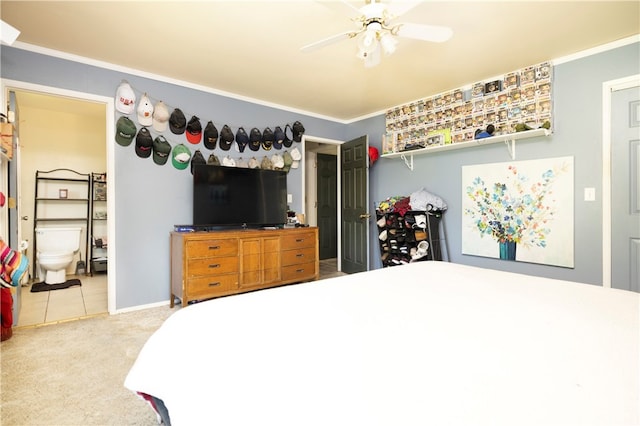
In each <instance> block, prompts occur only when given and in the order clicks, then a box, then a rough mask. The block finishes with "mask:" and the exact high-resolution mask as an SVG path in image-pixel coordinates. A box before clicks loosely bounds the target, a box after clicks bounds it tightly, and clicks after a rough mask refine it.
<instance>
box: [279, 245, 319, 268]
mask: <svg viewBox="0 0 640 426" xmlns="http://www.w3.org/2000/svg"><path fill="white" fill-rule="evenodd" d="M315 259H316V248H315V247H307V248H301V249H297V250H286V251H283V252H282V266H289V265H298V264H300V263H307V262H311V261H314V260H315Z"/></svg>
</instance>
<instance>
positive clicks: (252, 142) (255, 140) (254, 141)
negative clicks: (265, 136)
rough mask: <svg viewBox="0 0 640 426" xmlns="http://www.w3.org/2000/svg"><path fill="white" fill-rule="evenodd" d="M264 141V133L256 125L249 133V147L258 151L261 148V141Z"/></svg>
mask: <svg viewBox="0 0 640 426" xmlns="http://www.w3.org/2000/svg"><path fill="white" fill-rule="evenodd" d="M261 142H262V133H260V130H258V129H257V128H256V127H254V128H253V129H251V133H250V134H249V149H251V151H257V150H259V149H260V143H261Z"/></svg>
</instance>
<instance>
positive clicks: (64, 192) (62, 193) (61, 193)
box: [58, 189, 69, 199]
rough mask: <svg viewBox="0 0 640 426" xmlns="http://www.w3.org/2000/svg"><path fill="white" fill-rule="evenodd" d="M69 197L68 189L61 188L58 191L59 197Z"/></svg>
mask: <svg viewBox="0 0 640 426" xmlns="http://www.w3.org/2000/svg"><path fill="white" fill-rule="evenodd" d="M68 197H69V190H68V189H60V190H59V191H58V198H62V199H65V198H68Z"/></svg>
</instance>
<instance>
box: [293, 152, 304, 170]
mask: <svg viewBox="0 0 640 426" xmlns="http://www.w3.org/2000/svg"><path fill="white" fill-rule="evenodd" d="M301 158H302V154H300V150H298V148H293V149H292V150H291V159H292V160H293V162H292V163H291V168H292V169H297V168H298V166H299V165H300V159H301Z"/></svg>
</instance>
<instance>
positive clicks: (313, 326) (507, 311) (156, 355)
mask: <svg viewBox="0 0 640 426" xmlns="http://www.w3.org/2000/svg"><path fill="white" fill-rule="evenodd" d="M639 348H640V298H639V295H638V294H636V293H632V292H626V291H621V290H615V289H606V288H602V287H599V286H592V285H588V284H579V283H573V282H568V281H560V280H552V279H547V278H539V277H533V276H527V275H521V274H514V273H506V272H499V271H495V270H489V269H481V268H476V267H471V266H464V265H459V264H453V263H448V262H417V263H411V264H408V265H403V266H397V267H393V268H383V269H379V270H375V271H370V272H364V273H359V274H352V275H349V276H344V277H338V278H332V279H326V280H320V281H315V282H311V283H303V284H297V285H292V286H286V287H280V288H274V289H269V290H263V291H257V292H253V293H247V294H243V295H237V296H231V297H224V298H219V299H214V300H209V301H205V302H201V303H196V304H193V305H190V306H187V307H185V308H182V309H180V310H178V311H176V312H175V313H174V314H173V315H171V316H170V317H169V318H168V319H167V320H166V321H165V323H164V324H163V325H162V326H161V327H160V328H159V329H158V330H157V331H156V332H155V333H154V334H153V335H152V336H151V337H150V338H149V340H148V341H147V342H146V344H145V345H144V347H143V349H142V350H141V352H140V353H139V355H138V357H137V359H136V361H135V363H134V365H133V367H132V368H131V370H130V371H129V374H128V376H127V377H126V380H125V386H126V388H128V389H130V390H131V391H133V392H134V393H135V394H138V395H141V396H144V397H145V398H146V399H147V400H149V401H151V402H153V403H154V405H155V408H156V410H159V408H162V406H163V405H164V407H166V410H159V411H160V412H164V413H163V415H162V417H164V419H165V422H166V423H168V421H169V418H170V423H171V424H172V425H174V426H179V425H199V424H202V425H205V424H206V425H225V426H230V425H243V426H244V425H278V426H289V425H291V426H293V425H295V426H300V425H350V426H352V425H367V426H372V425H459V424H465V425H469V424H471V425H515V424H517V425H526V424H535V425H543V424H544V425H548V424H562V425H568V424H581V425H584V424H600V425H605V424H606V425H616V424H624V425H631V424H638V423H639V422H640V412H639V409H640V408H639V404H640V402H639V401H640V367H639V364H640V349H639ZM158 405H159V406H158ZM167 411H168V414H167Z"/></svg>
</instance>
